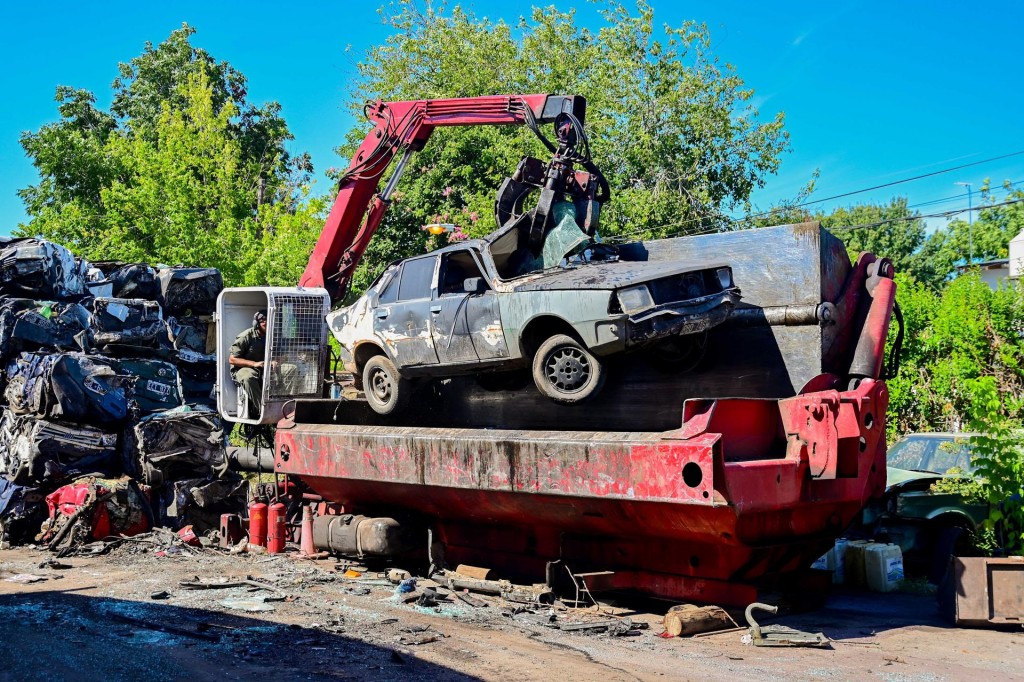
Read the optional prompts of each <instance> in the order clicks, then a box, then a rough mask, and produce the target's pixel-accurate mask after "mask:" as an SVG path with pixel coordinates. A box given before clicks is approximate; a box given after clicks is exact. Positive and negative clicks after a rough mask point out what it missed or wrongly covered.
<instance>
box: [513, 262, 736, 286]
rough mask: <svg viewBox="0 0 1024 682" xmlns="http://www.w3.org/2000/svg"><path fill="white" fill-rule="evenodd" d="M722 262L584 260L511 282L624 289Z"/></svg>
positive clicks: (722, 263) (712, 266) (722, 265)
mask: <svg viewBox="0 0 1024 682" xmlns="http://www.w3.org/2000/svg"><path fill="white" fill-rule="evenodd" d="M726 266H728V263H725V262H722V261H699V262H692V263H686V262H680V261H615V262H610V263H584V264H582V265H577V266H573V267H570V268H559V269H557V270H548V271H546V272H543V273H538V274H534V275H529V276H528V277H526V278H523V281H522V283H517V281H516V280H510V281H509V282H508V284H509V285H511V287H512V290H513V291H545V290H546V291H551V290H558V289H608V290H612V289H620V288H622V287H626V286H632V285H634V284H642V283H644V282H649V281H651V280H655V279H660V278H662V277H670V276H672V275H679V274H682V273H686V272H694V271H697V270H707V269H709V268H722V267H726Z"/></svg>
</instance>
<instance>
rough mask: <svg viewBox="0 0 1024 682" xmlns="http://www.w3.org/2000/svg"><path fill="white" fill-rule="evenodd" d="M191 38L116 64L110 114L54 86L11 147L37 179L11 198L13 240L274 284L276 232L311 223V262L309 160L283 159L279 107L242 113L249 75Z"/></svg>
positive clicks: (316, 211)
mask: <svg viewBox="0 0 1024 682" xmlns="http://www.w3.org/2000/svg"><path fill="white" fill-rule="evenodd" d="M193 33H194V30H193V29H192V28H191V27H189V26H187V25H186V26H183V27H182V28H181V29H178V30H176V31H174V32H172V33H171V35H170V37H168V39H167V40H166V41H164V42H163V43H161V44H160V45H158V46H156V47H154V46H153V45H152V44H150V43H147V44H146V47H145V50H144V52H143V53H142V54H141V55H140V56H138V57H136V58H134V59H132V60H131V61H130V62H128V63H125V64H121V65H120V74H121V75H120V77H119V78H117V79H116V80H115V81H114V83H113V100H112V104H111V108H110V111H109V112H107V111H102V110H100V109H98V108H97V107H96V97H95V95H94V94H93V93H91V92H88V91H86V90H79V89H74V88H70V87H66V86H62V87H59V88H58V89H57V102H58V105H59V106H58V113H59V114H60V120H59V121H58V122H56V123H51V124H48V125H44V126H43V127H42V128H40V130H38V131H36V132H29V133H25V134H24V135H23V136H22V139H21V143H22V146H23V147H24V149H25V151H26V153H27V154H28V155H29V157H30V158H31V159H32V162H33V163H34V164H35V166H36V168H37V170H38V172H39V175H40V181H39V183H38V184H37V185H34V186H31V187H28V188H26V189H24V190H21V192H20V195H21V197H22V199H23V201H24V202H25V206H26V212H27V213H28V215H29V217H30V220H29V222H28V224H26V225H23V226H20V228H19V230H18V232H19V233H20V234H24V235H40V236H43V237H45V238H47V239H51V240H53V241H56V242H59V243H62V244H64V245H65V246H67V247H69V248H71V249H72V250H74V251H76V252H78V253H80V254H82V255H84V256H86V257H88V258H91V259H95V260H100V259H116V260H140V261H151V262H164V263H171V264H176V263H184V264H190V265H191V264H195V265H205V266H212V267H218V268H220V269H221V270H222V271H223V273H224V276H225V281H227V282H228V283H230V284H241V283H243V282H253V281H257V282H258V281H260V280H261V278H262V277H269V276H271V275H272V273H270V270H269V266H268V264H269V263H273V262H275V261H276V260H280V257H279V252H280V247H279V245H278V244H277V243H276V240H275V239H274V238H273V237H274V235H275V234H276V232H277V230H278V229H279V226H284V225H287V226H290V227H284V228H283V229H294V227H295V224H296V223H297V222H301V223H303V225H304V226H306V225H308V228H306V232H307V233H309V232H311V233H312V235H313V240H312V241H310V242H309V246H307V247H305V249H304V251H305V252H306V253H307V254H308V250H309V248H311V245H312V243H313V241H315V235H316V234H317V233H318V232H319V227H320V225H322V219H321V217H320V213H321V212H322V208H323V207H322V205H313V204H310V203H308V202H307V203H303V202H302V199H303V197H304V195H303V193H302V190H301V189H300V188H301V187H302V186H303V185H305V184H306V183H307V182H308V179H309V176H308V174H309V173H310V172H311V170H312V168H311V166H310V164H309V159H308V157H307V156H306V155H299V156H297V157H292V156H290V155H289V154H288V152H287V151H286V150H285V143H286V142H287V141H288V140H290V139H291V134H290V133H289V132H288V128H287V125H286V124H285V122H284V119H283V118H281V116H280V111H279V107H278V105H277V104H276V103H270V104H266V105H263V106H255V105H253V104H251V103H249V102H248V101H247V100H246V80H245V77H244V76H243V75H242V74H241V73H239V72H238V71H237V70H235V69H234V68H233V67H231V66H230V64H228V63H227V62H217V61H215V60H214V59H213V58H212V57H211V56H210V55H209V54H207V53H206V52H205V51H204V50H201V49H199V48H195V47H193V46H192V45H191V42H190V39H191V36H192V35H193ZM306 236H308V234H307V235H306ZM275 254H276V255H275ZM292 261H294V258H289V259H288V262H289V263H291V262H292ZM299 272H301V267H299V268H298V271H294V267H293V270H292V271H289V272H287V273H285V275H286V276H287V277H289V280H290V281H291V282H294V281H295V280H296V279H297V277H298V274H299Z"/></svg>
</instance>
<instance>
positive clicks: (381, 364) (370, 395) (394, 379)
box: [363, 355, 412, 414]
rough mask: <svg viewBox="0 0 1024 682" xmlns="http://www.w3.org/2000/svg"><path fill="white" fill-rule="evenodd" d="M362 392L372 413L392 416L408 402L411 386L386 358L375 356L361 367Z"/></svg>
mask: <svg viewBox="0 0 1024 682" xmlns="http://www.w3.org/2000/svg"><path fill="white" fill-rule="evenodd" d="M363 392H364V394H365V395H366V402H368V403H370V407H371V408H373V411H374V412H376V413H377V414H392V413H393V412H396V411H399V410H401V409H402V408H403V407H405V405H406V403H408V402H409V394H410V393H411V392H412V386H411V384H410V382H409V380H408V379H403V378H402V377H401V375H400V374H399V373H398V370H397V369H396V368H395V365H394V363H393V362H391V360H389V359H388V358H387V356H384V355H375V356H373V357H372V358H370V359H369V360H367V362H366V366H365V367H363Z"/></svg>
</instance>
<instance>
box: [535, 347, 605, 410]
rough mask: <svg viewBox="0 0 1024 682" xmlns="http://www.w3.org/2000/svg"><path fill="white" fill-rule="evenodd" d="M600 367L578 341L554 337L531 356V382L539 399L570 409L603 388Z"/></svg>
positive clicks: (602, 371) (602, 372)
mask: <svg viewBox="0 0 1024 682" xmlns="http://www.w3.org/2000/svg"><path fill="white" fill-rule="evenodd" d="M604 376H605V372H604V365H603V363H602V362H601V361H600V360H599V359H598V358H597V357H596V356H594V354H593V353H591V352H590V351H589V350H587V349H586V347H584V346H583V345H582V344H581V343H580V342H579V341H577V340H576V339H574V338H572V337H571V336H567V335H565V334H556V335H554V336H552V337H551V338H549V339H548V340H547V341H545V342H544V343H542V344H541V345H540V348H538V349H537V352H536V354H534V356H533V382H534V383H535V384H536V385H537V390H538V391H540V392H541V395H543V396H545V397H547V398H550V399H551V400H554V401H555V402H558V403H563V404H565V405H574V404H576V403H581V402H583V401H585V400H587V399H588V398H590V397H592V396H593V395H595V394H596V393H597V392H598V391H600V390H601V386H603V385H604Z"/></svg>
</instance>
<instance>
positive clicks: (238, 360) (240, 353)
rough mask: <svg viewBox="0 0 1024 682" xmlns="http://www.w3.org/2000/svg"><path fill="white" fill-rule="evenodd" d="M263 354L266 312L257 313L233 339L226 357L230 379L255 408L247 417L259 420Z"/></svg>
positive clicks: (265, 352) (264, 348)
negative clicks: (243, 392) (229, 368)
mask: <svg viewBox="0 0 1024 682" xmlns="http://www.w3.org/2000/svg"><path fill="white" fill-rule="evenodd" d="M266 354H267V311H266V310H261V311H259V312H258V313H256V314H255V315H253V318H252V326H251V327H249V328H248V329H246V330H245V331H243V332H242V333H241V334H239V335H238V336H237V337H236V338H235V342H234V343H233V344H232V345H231V352H230V354H229V356H228V364H230V365H231V378H232V379H234V380H235V383H236V384H238V385H239V386H241V387H242V388H243V389H245V392H246V394H247V395H248V396H249V402H250V404H251V406H252V407H254V408H255V411H254V412H250V414H249V415H248V416H249V417H250V418H259V415H260V411H261V409H262V406H263V363H264V358H265V357H266Z"/></svg>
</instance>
